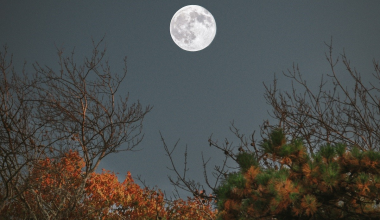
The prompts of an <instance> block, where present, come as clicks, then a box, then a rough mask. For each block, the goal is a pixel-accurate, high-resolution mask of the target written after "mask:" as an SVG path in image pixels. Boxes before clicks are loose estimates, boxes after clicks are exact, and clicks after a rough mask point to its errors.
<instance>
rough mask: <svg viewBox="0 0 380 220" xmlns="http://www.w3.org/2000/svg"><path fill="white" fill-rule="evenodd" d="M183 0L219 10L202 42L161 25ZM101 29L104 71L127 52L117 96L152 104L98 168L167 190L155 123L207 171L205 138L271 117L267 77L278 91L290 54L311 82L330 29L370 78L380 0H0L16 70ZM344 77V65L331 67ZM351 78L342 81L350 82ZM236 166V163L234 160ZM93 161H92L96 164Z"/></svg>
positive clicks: (211, 153)
mask: <svg viewBox="0 0 380 220" xmlns="http://www.w3.org/2000/svg"><path fill="white" fill-rule="evenodd" d="M186 5H200V6H202V7H204V8H206V9H207V10H208V11H209V12H211V13H212V15H213V16H214V18H215V21H216V25H217V33H216V37H215V39H214V41H213V42H212V43H211V45H210V46H209V47H207V48H206V49H204V50H201V51H198V52H188V51H184V50H182V49H181V48H179V47H178V46H177V45H176V44H175V43H174V42H173V40H172V38H171V36H170V32H169V24H170V21H171V19H172V17H173V15H174V13H175V12H176V11H177V10H179V9H180V8H182V7H184V6H186ZM103 36H105V40H104V41H105V43H106V44H105V46H106V48H107V54H106V56H107V58H108V59H109V61H110V65H111V70H112V71H113V72H114V73H118V72H119V73H120V72H121V71H122V68H123V58H124V56H127V57H128V58H127V64H128V74H127V77H126V79H125V80H124V81H123V86H122V89H121V90H120V95H123V96H124V95H127V93H128V92H129V95H130V100H131V102H134V101H136V100H139V101H140V102H141V103H142V104H143V105H152V106H153V109H152V111H151V112H150V113H149V114H148V115H147V116H146V118H145V120H144V128H143V132H144V133H145V138H144V140H143V142H142V143H141V144H140V145H139V147H138V149H140V151H137V152H123V153H118V154H113V155H110V156H108V157H107V158H105V159H104V160H103V162H102V163H101V164H100V167H99V168H105V169H107V170H111V171H115V172H118V173H119V175H118V176H119V181H123V180H124V176H125V175H126V174H127V171H131V173H132V175H133V176H137V175H141V178H142V179H144V180H145V181H146V183H147V184H148V185H149V186H155V185H157V186H158V187H159V188H160V189H162V190H165V191H166V192H167V193H170V192H171V191H172V189H173V187H172V186H171V185H170V183H169V180H168V178H167V176H168V175H171V176H174V174H173V173H171V172H170V171H169V170H168V169H167V168H166V167H167V166H170V161H169V160H168V158H167V157H166V156H165V151H164V148H163V144H162V142H161V140H160V135H159V131H161V133H162V134H163V136H164V138H165V140H166V142H167V143H168V145H169V146H172V145H173V144H174V143H175V142H176V141H177V140H178V139H180V142H179V146H178V149H177V154H176V155H175V159H176V160H175V162H176V164H177V165H178V166H179V168H181V167H182V166H183V153H184V149H185V146H186V145H187V146H188V157H189V158H188V163H189V168H190V171H189V177H191V178H193V179H195V180H196V181H200V182H203V172H202V161H201V152H203V153H204V155H205V157H206V158H209V157H211V162H210V165H209V167H210V170H209V171H211V168H212V167H213V165H215V164H220V163H221V162H222V159H223V153H222V152H219V151H217V150H216V149H213V148H210V147H209V146H208V138H209V136H210V135H211V134H213V138H214V139H215V140H216V139H218V140H219V141H220V142H224V139H225V138H228V139H230V141H234V142H236V144H237V140H236V138H235V139H234V135H233V134H232V133H231V132H230V131H229V126H230V123H231V121H234V122H235V125H236V126H237V127H238V128H240V129H241V132H242V133H245V134H250V133H251V132H252V131H254V130H258V129H259V125H260V124H261V123H262V122H263V120H265V119H270V116H269V114H268V111H269V112H270V111H271V108H270V106H269V105H267V104H266V102H265V99H264V96H263V95H264V92H265V89H264V86H263V83H266V84H270V83H271V81H272V80H273V77H274V74H275V73H276V75H277V76H278V78H279V85H280V87H281V90H283V91H284V90H288V89H289V88H290V86H291V82H290V81H289V80H288V79H286V78H284V77H282V76H281V73H282V71H286V70H287V69H288V68H291V67H292V66H293V63H295V64H298V65H299V68H300V71H301V73H302V74H303V76H304V78H305V79H306V80H307V81H308V82H309V83H310V85H314V86H315V87H316V86H317V85H318V83H319V81H320V78H321V76H322V75H326V74H327V73H329V70H330V67H329V65H328V62H327V61H326V58H325V52H327V51H328V48H327V47H326V46H325V44H324V42H330V39H331V37H333V48H334V55H335V56H338V55H339V54H340V53H342V52H343V51H345V53H346V55H347V57H348V58H349V59H350V60H351V61H352V62H351V63H352V66H355V67H356V68H357V70H358V71H359V72H361V74H362V76H363V79H367V78H368V79H369V76H370V74H371V73H373V72H374V71H373V70H374V69H373V66H372V61H373V60H374V59H375V60H379V59H380V2H379V1H348V0H344V1H224V0H223V1H221V0H208V1H182V0H181V1H164V0H162V1H135V0H134V1H130V0H128V1H127V0H124V1H85V0H81V1H4V0H3V1H1V4H0V44H1V46H2V45H7V46H8V47H9V51H10V52H12V53H13V54H14V57H13V59H14V63H15V64H16V71H21V69H22V64H23V62H24V61H27V66H26V70H27V72H30V73H33V68H32V64H33V63H34V62H36V61H38V62H39V63H40V64H43V65H47V66H50V67H52V68H53V69H56V70H58V67H57V62H58V57H57V53H56V51H57V50H56V47H58V48H64V51H65V52H66V53H65V54H66V55H70V52H71V51H72V50H73V48H74V47H75V57H76V59H77V60H78V63H80V62H82V61H83V58H84V56H90V55H91V51H92V43H91V39H94V40H95V41H99V40H100V39H101V38H103ZM338 70H339V72H338V74H339V76H340V77H341V79H342V80H343V81H345V80H346V79H347V77H345V74H347V73H346V72H344V68H343V67H342V66H338ZM348 83H349V82H348ZM231 165H233V164H231ZM99 171H100V169H99Z"/></svg>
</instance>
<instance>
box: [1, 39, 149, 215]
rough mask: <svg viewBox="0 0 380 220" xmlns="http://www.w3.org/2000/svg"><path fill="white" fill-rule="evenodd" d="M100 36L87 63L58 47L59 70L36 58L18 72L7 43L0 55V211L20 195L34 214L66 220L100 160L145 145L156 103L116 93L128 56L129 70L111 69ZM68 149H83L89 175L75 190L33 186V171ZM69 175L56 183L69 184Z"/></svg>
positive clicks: (83, 174)
mask: <svg viewBox="0 0 380 220" xmlns="http://www.w3.org/2000/svg"><path fill="white" fill-rule="evenodd" d="M102 41H103V40H101V41H100V42H99V43H95V42H94V41H93V51H92V54H91V56H90V57H87V58H85V59H84V61H83V63H82V64H77V63H76V62H75V59H74V52H72V53H71V55H70V56H68V57H65V56H63V50H61V49H60V50H58V58H59V68H58V70H54V69H53V68H50V67H48V66H42V65H40V64H39V63H35V64H34V65H33V66H34V70H35V73H34V74H30V73H28V72H27V71H26V70H25V68H24V69H23V71H22V74H20V73H16V71H15V69H14V66H13V61H12V56H11V55H9V54H8V52H7V48H6V47H5V48H4V51H3V52H1V53H0V69H1V73H2V75H1V78H0V83H1V86H0V90H1V100H0V101H1V102H0V119H1V122H0V178H1V180H0V181H1V182H0V186H1V187H0V210H2V209H3V208H4V207H5V206H8V205H9V204H11V203H12V201H15V200H17V201H18V202H19V204H18V205H20V207H22V208H23V210H24V211H25V213H26V215H27V216H28V217H29V218H32V219H57V218H65V217H67V216H69V215H70V213H72V211H73V210H74V209H75V208H76V207H77V206H78V204H79V203H80V202H81V201H80V200H81V198H82V196H83V193H84V189H85V184H86V182H87V181H88V179H89V178H90V176H91V175H92V173H94V171H95V170H96V169H97V167H98V165H99V163H100V161H101V160H102V159H103V158H104V157H106V156H107V155H109V154H111V153H116V152H119V151H131V150H133V149H134V148H135V147H136V146H137V145H138V144H139V143H140V142H141V140H142V137H143V135H142V133H141V129H142V121H143V118H144V117H145V115H146V114H147V113H148V112H149V111H150V110H151V107H149V106H148V107H146V108H143V107H142V105H141V104H140V103H139V102H136V103H132V104H130V103H129V102H128V97H124V98H122V97H117V96H116V93H117V91H118V88H119V86H120V85H121V82H122V81H123V79H124V78H125V76H126V73H127V69H126V59H124V64H125V66H124V71H123V72H122V73H121V74H113V73H112V72H111V69H110V66H109V64H108V61H107V60H105V52H106V51H105V49H104V50H100V46H101V43H102ZM69 150H75V151H78V152H79V154H80V155H81V157H82V158H83V163H84V167H83V169H84V172H80V173H79V174H78V175H79V177H80V178H79V179H76V180H75V181H77V182H75V183H74V182H72V184H73V185H72V188H70V189H67V190H64V191H60V190H59V188H56V187H51V188H49V190H50V195H51V196H46V194H44V191H43V190H41V189H40V188H36V187H37V186H38V187H45V186H40V185H38V184H37V185H33V184H32V182H35V178H36V177H35V175H37V174H36V173H33V172H36V169H37V167H38V166H42V167H46V166H47V165H46V164H41V161H46V159H47V158H48V159H51V160H52V161H58V160H57V159H59V158H62V157H64V156H65V155H66V154H67V153H68V152H69ZM41 172H42V171H41ZM54 172H58V171H54ZM59 172H61V174H62V175H63V174H64V172H65V171H62V170H61V171H59ZM52 175H53V174H52ZM57 178H58V177H57ZM66 178H69V177H66V176H65V175H63V177H62V178H61V179H59V180H56V181H58V182H59V183H60V184H61V183H63V182H66V181H68V182H71V180H70V179H66ZM70 178H71V177H70ZM45 181H48V180H45ZM53 185H54V184H53ZM46 187H48V186H46ZM46 187H45V190H47V189H48V188H46ZM53 195H55V196H57V197H56V200H55V201H54V202H53V201H51V199H52V198H53V197H52V196H53ZM30 197H33V201H34V202H33V203H32V202H31V200H29V199H28V198H30ZM35 207H39V208H40V213H36V212H35V211H36V208H35ZM37 216H38V217H37Z"/></svg>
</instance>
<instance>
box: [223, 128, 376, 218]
mask: <svg viewBox="0 0 380 220" xmlns="http://www.w3.org/2000/svg"><path fill="white" fill-rule="evenodd" d="M261 148H262V150H263V152H264V153H267V154H271V156H269V157H268V158H267V159H270V160H271V161H272V164H277V165H281V167H280V169H277V168H274V167H271V166H263V165H262V164H261V163H258V161H257V160H256V158H255V157H254V156H253V155H252V154H249V153H240V154H238V155H237V158H238V159H237V161H238V164H239V166H240V171H239V172H238V173H233V174H231V175H229V176H228V178H227V179H226V180H225V181H224V182H223V184H221V185H220V186H219V188H218V190H217V194H216V195H217V200H218V208H219V213H220V217H221V218H224V219H261V218H262V217H263V216H268V217H269V216H270V217H275V218H277V219H339V218H340V219H380V207H379V206H375V205H374V204H375V203H374V201H379V198H378V195H380V153H379V152H375V151H365V152H363V151H362V150H360V149H359V148H357V147H351V148H347V146H346V145H344V144H326V145H323V146H321V147H320V148H319V151H317V152H315V154H314V155H308V154H307V153H306V152H307V151H306V149H305V147H304V146H303V142H302V140H293V141H291V142H287V141H286V138H285V134H284V133H283V132H282V131H281V130H279V129H275V130H273V132H272V133H271V134H270V135H269V136H268V139H266V140H264V141H263V142H262V144H261ZM244 179H245V181H244ZM338 204H339V205H338Z"/></svg>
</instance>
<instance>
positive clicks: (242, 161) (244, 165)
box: [236, 152, 258, 173]
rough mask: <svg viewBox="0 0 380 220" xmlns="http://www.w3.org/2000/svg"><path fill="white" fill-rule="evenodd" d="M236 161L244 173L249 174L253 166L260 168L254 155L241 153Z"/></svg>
mask: <svg viewBox="0 0 380 220" xmlns="http://www.w3.org/2000/svg"><path fill="white" fill-rule="evenodd" d="M236 160H237V162H238V164H239V166H240V169H241V171H242V172H243V173H245V172H247V170H248V169H249V168H250V167H251V166H258V162H257V160H256V158H255V155H254V154H253V153H246V152H241V153H239V154H238V155H237V157H236Z"/></svg>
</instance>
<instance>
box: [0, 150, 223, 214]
mask: <svg viewBox="0 0 380 220" xmlns="http://www.w3.org/2000/svg"><path fill="white" fill-rule="evenodd" d="M84 166H85V164H84V162H83V159H82V158H81V157H80V155H79V153H78V152H73V151H70V152H68V153H66V154H65V155H64V157H62V158H60V159H59V160H54V159H50V158H46V159H45V160H42V161H39V162H38V163H37V164H36V165H35V166H34V167H33V168H32V171H31V188H30V190H27V191H26V192H25V193H24V194H23V195H24V198H25V202H27V203H28V204H29V205H30V210H29V211H28V210H26V209H25V207H24V205H23V204H24V203H25V202H24V203H23V202H22V201H20V199H16V200H15V201H12V202H10V203H9V204H8V205H7V206H6V207H4V208H3V209H2V210H1V212H0V216H9V217H14V218H22V217H23V216H28V215H30V213H31V212H33V213H34V215H35V216H37V217H39V216H43V212H44V213H48V214H50V215H51V216H53V214H56V215H55V217H57V216H59V213H63V212H64V211H66V213H69V214H68V215H66V216H65V217H62V218H59V219H78V218H79V219H83V218H86V219H95V218H96V219H157V218H160V219H214V218H215V217H216V213H217V211H216V210H214V209H213V208H212V202H213V201H212V200H211V199H206V198H205V197H204V198H202V197H201V196H199V197H193V198H190V197H188V199H187V200H182V199H177V200H174V201H170V202H167V201H165V199H164V194H163V193H162V192H161V191H160V190H155V189H149V188H141V187H140V186H139V185H138V184H136V183H135V182H134V180H133V178H132V176H131V173H130V172H128V174H127V176H126V178H125V180H124V181H123V182H122V183H120V182H119V181H118V179H117V176H116V175H115V173H113V172H110V171H106V170H103V171H102V173H91V174H90V176H89V177H88V178H87V179H86V180H85V179H83V178H84V172H83V168H84ZM81 184H82V186H83V191H82V193H81V194H80V195H79V196H78V195H75V193H78V189H79V188H80V187H81ZM39 196H40V197H39ZM37 198H38V199H37ZM75 199H77V200H76V201H77V202H75V201H74V200H75ZM38 200H43V204H45V205H44V206H43V207H41V205H39V203H38V202H37V201H38ZM73 201H74V202H73ZM40 204H41V203H40ZM67 210H69V212H67Z"/></svg>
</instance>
